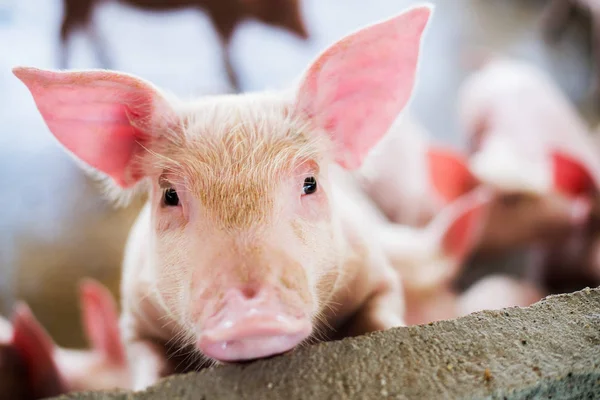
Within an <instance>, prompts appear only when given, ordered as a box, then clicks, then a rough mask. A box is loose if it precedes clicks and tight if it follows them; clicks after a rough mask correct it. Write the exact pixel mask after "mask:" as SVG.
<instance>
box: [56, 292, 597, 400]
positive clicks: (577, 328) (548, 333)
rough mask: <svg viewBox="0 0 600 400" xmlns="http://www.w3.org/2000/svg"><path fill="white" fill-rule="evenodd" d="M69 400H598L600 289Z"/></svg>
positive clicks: (78, 396)
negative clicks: (138, 390) (132, 390)
mask: <svg viewBox="0 0 600 400" xmlns="http://www.w3.org/2000/svg"><path fill="white" fill-rule="evenodd" d="M61 398H62V399H65V400H66V399H90V400H91V399H140V400H141V399H147V400H150V399H171V400H174V399H178V400H186V399H190V400H191V399H207V400H208V399H265V400H267V399H285V400H293V399H380V398H392V399H445V398H449V399H457V398H461V399H462V398H465V399H549V398H552V399H595V398H600V288H597V289H585V290H582V291H580V292H576V293H573V294H569V295H560V296H551V297H548V298H546V299H545V300H542V301H540V302H539V303H536V304H534V305H533V306H531V307H528V308H516V307H515V308H509V309H505V310H500V311H484V312H480V313H475V314H472V315H469V316H467V317H464V318H460V319H456V320H451V321H443V322H438V323H431V324H428V325H424V326H415V327H409V328H398V329H392V330H389V331H387V332H378V333H373V334H371V335H367V336H364V337H359V338H352V339H345V340H342V341H339V342H331V343H322V344H318V345H314V346H311V347H306V348H303V349H299V350H298V351H295V352H293V353H290V354H287V355H283V356H279V357H275V358H272V359H269V360H262V361H257V362H254V363H252V364H247V365H243V366H242V365H229V366H223V367H217V368H214V369H211V370H206V371H203V372H200V373H197V374H196V373H192V374H187V375H180V376H174V377H170V378H167V379H165V380H164V381H162V382H160V383H159V384H158V385H156V386H155V387H153V388H150V389H149V390H148V391H146V392H141V393H137V394H126V393H123V392H122V393H114V394H112V395H110V396H109V395H107V394H106V393H102V394H99V393H85V394H74V395H70V396H63V397H61Z"/></svg>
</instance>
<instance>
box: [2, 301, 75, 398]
mask: <svg viewBox="0 0 600 400" xmlns="http://www.w3.org/2000/svg"><path fill="white" fill-rule="evenodd" d="M12 322H13V343H14V346H15V348H16V349H17V351H18V353H19V355H20V356H21V357H22V358H23V360H24V361H25V365H26V366H27V371H28V377H29V382H30V385H31V387H32V389H33V391H34V392H35V394H36V397H35V398H42V397H50V396H57V395H59V394H62V393H66V392H67V385H66V384H65V382H64V380H63V378H62V376H61V374H60V372H59V370H58V367H57V366H56V363H55V361H54V351H55V349H56V345H55V344H54V342H53V341H52V339H51V338H50V336H49V335H48V333H47V332H46V330H45V329H44V328H43V327H42V326H41V325H40V323H39V322H38V321H37V319H36V318H35V317H34V316H33V314H32V312H31V310H30V309H29V307H28V306H27V305H26V304H25V303H19V304H17V306H16V309H15V314H14V316H13V321H12Z"/></svg>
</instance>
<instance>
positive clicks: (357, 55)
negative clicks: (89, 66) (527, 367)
mask: <svg viewBox="0 0 600 400" xmlns="http://www.w3.org/2000/svg"><path fill="white" fill-rule="evenodd" d="M431 13H432V7H431V6H429V5H424V6H418V7H414V8H411V9H409V10H407V11H405V12H403V13H401V14H400V15H397V16H395V17H393V18H390V19H387V20H384V21H381V22H379V23H376V24H373V25H371V26H368V27H366V28H363V29H361V30H359V31H357V32H355V33H352V34H350V35H348V36H346V37H344V38H343V39H341V40H340V41H338V42H337V43H335V44H333V45H332V46H331V47H329V48H328V49H326V50H325V51H324V52H323V53H322V54H321V55H319V57H318V58H317V59H316V60H315V61H314V62H313V63H312V64H311V65H310V66H309V67H308V69H307V71H306V72H305V74H304V75H303V76H302V77H301V79H300V84H299V86H298V87H296V88H295V90H290V91H286V92H281V93H277V92H273V93H250V94H244V95H230V96H212V97H206V98H203V99H199V100H196V101H193V102H183V101H179V100H177V99H174V98H170V97H167V95H165V94H164V93H162V92H161V91H160V90H159V89H157V88H156V87H154V86H153V85H152V84H150V83H148V82H146V81H144V80H142V79H139V78H136V77H134V76H131V75H128V74H124V73H117V72H109V71H69V72H55V71H45V70H40V69H35V68H25V67H19V68H15V69H14V73H15V75H16V76H17V77H18V78H19V79H21V80H22V81H23V82H24V83H25V85H26V86H27V87H28V88H29V90H30V91H31V93H32V95H33V98H34V100H35V103H36V105H37V107H38V109H39V111H40V113H41V115H42V117H43V118H44V120H45V121H46V124H47V125H48V127H49V129H50V131H51V132H52V133H53V134H54V136H55V137H56V138H57V139H58V141H59V142H60V143H61V144H62V145H63V146H64V147H66V149H67V150H68V151H69V152H71V153H72V154H73V155H74V156H76V157H77V158H78V159H79V160H80V161H82V162H83V163H84V164H85V165H87V166H89V167H92V168H93V169H95V170H96V171H98V172H99V173H101V174H103V175H107V176H108V177H110V180H111V181H112V182H113V183H115V184H116V186H117V189H119V187H120V189H121V190H125V191H126V192H127V191H129V190H136V189H139V190H146V191H148V193H149V202H148V203H147V205H146V206H145V207H144V208H143V209H142V211H141V213H140V216H139V217H138V220H137V221H136V223H135V224H134V226H133V228H132V231H131V233H130V237H129V239H128V243H127V246H126V254H125V258H124V268H123V280H122V299H123V312H122V318H121V328H122V333H123V340H124V343H125V345H126V347H127V352H128V355H129V358H130V360H131V366H132V369H133V370H132V373H133V380H134V388H135V389H141V388H144V387H146V386H148V385H150V384H152V383H154V382H155V381H156V380H157V379H158V378H159V377H161V376H164V375H165V374H169V373H172V372H173V371H174V370H177V368H175V367H174V366H173V365H170V364H169V363H168V361H167V360H168V353H169V349H170V350H171V351H173V352H180V353H185V351H188V350H189V351H190V353H189V354H190V357H189V359H190V360H192V361H193V360H194V359H198V360H199V362H198V364H200V363H201V362H202V361H201V360H208V361H212V362H215V361H217V362H234V361H243V360H252V359H257V358H262V357H268V356H272V355H276V354H280V353H284V352H286V351H289V350H291V349H293V348H295V347H296V346H298V345H300V344H301V343H304V342H306V341H307V340H309V339H310V338H312V337H315V335H316V334H317V333H321V334H323V335H327V332H328V331H329V330H336V329H338V327H340V326H342V325H343V326H345V327H348V330H349V332H352V334H361V333H364V332H370V331H374V330H382V329H387V328H390V327H393V326H400V325H402V324H403V323H404V321H403V311H404V309H403V297H402V287H401V284H400V279H399V277H398V274H397V273H396V271H395V270H394V269H393V268H392V266H391V265H390V264H389V262H388V260H387V258H386V255H385V252H384V251H383V249H382V247H381V245H380V244H379V242H378V240H377V238H376V237H375V235H373V232H374V228H373V226H371V225H370V224H369V223H368V219H364V218H361V216H360V215H357V213H356V212H355V208H354V207H353V206H352V204H351V202H350V201H348V199H347V198H346V196H345V195H344V192H343V191H340V190H337V189H336V180H337V178H336V175H339V174H340V173H342V174H345V173H348V172H347V171H348V170H355V169H357V168H359V167H360V165H361V164H362V162H363V160H364V159H365V158H366V157H367V155H368V153H369V151H370V149H371V148H372V147H373V146H374V145H375V144H377V143H378V142H379V140H380V139H381V137H383V136H384V135H385V133H386V132H387V131H388V130H389V128H390V126H391V125H392V122H393V121H394V120H395V118H396V117H397V116H398V115H399V114H400V112H401V111H402V110H403V108H404V107H405V105H406V104H407V102H408V101H409V99H410V97H411V93H412V90H413V86H414V81H415V77H416V73H417V64H418V59H419V53H420V48H421V41H422V37H423V33H424V30H425V28H426V26H427V24H428V21H429V19H430V15H431ZM336 166H339V167H340V168H334V167H336ZM330 167H331V168H330ZM340 169H341V171H340ZM192 368H193V367H192Z"/></svg>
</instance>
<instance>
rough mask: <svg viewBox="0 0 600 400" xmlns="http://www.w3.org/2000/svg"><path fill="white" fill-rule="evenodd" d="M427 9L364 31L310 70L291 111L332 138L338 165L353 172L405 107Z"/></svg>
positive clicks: (417, 9)
mask: <svg viewBox="0 0 600 400" xmlns="http://www.w3.org/2000/svg"><path fill="white" fill-rule="evenodd" d="M432 10H433V7H432V6H429V5H425V6H419V7H415V8H412V9H410V10H408V11H405V12H404V13H402V14H400V15H398V16H396V17H393V18H391V19H388V20H386V21H383V22H380V23H377V24H374V25H371V26H369V27H366V28H363V29H361V30H359V31H358V32H355V33H353V34H351V35H348V36H346V37H345V38H343V39H341V40H340V41H338V42H337V43H335V44H334V45H332V46H331V47H329V48H328V49H327V50H325V52H324V53H322V54H321V55H320V56H319V57H318V58H317V60H316V61H315V62H314V63H313V64H312V65H311V66H310V67H309V69H308V71H307V73H306V75H305V76H304V78H303V80H302V83H301V85H300V89H299V91H298V93H297V99H296V110H297V111H298V112H300V113H303V114H304V115H305V116H307V117H308V119H309V121H310V122H311V124H312V126H313V127H314V128H317V129H322V130H324V131H325V132H326V133H328V134H329V135H330V136H331V138H332V139H333V142H334V143H335V150H336V152H337V154H336V161H337V162H338V163H339V164H340V165H341V166H343V167H345V168H347V169H355V168H358V167H359V166H360V165H361V164H362V161H363V159H364V157H365V156H366V154H367V153H368V152H369V150H370V149H371V148H372V147H373V146H374V145H375V144H376V143H377V142H378V141H379V140H380V139H381V138H382V137H383V136H384V135H385V133H386V132H387V131H388V129H389V128H390V127H391V125H392V123H393V121H394V120H395V119H396V118H397V117H398V114H399V113H400V112H401V111H402V109H403V108H404V107H405V106H406V104H407V103H408V100H409V99H410V97H411V94H412V90H413V86H414V83H415V76H416V72H417V64H418V60H419V53H420V47H421V39H422V36H423V32H424V30H425V27H426V26H427V23H428V21H429V19H430V16H431V13H432Z"/></svg>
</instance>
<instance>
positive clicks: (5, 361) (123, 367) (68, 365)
mask: <svg viewBox="0 0 600 400" xmlns="http://www.w3.org/2000/svg"><path fill="white" fill-rule="evenodd" d="M80 297H81V306H82V319H83V321H84V326H85V331H86V334H87V337H88V339H89V341H90V344H91V349H90V350H74V349H64V348H61V347H58V346H57V345H56V344H55V343H54V342H53V341H52V339H51V337H50V336H49V335H48V333H47V332H46V330H45V329H44V328H43V327H42V325H41V324H40V323H39V322H38V320H37V319H36V318H35V316H34V315H33V313H32V312H31V310H30V309H29V307H28V306H27V305H26V304H25V303H22V302H21V303H19V304H17V306H16V309H15V313H14V316H13V319H12V325H11V324H10V323H9V322H8V321H5V320H1V319H0V329H1V332H0V333H2V337H1V338H0V343H1V344H0V360H1V361H0V376H2V379H0V384H1V386H0V398H6V399H17V400H18V399H40V398H46V397H51V396H58V395H60V394H63V393H68V392H72V391H82V390H100V389H115V388H128V387H129V386H130V381H129V372H128V368H127V363H126V358H125V350H124V348H123V345H122V343H121V340H120V336H119V330H118V312H117V307H116V303H115V301H114V299H113V297H112V295H111V294H110V292H109V291H108V289H106V288H105V287H104V286H102V285H101V284H100V283H98V282H96V281H94V280H91V279H88V280H86V281H84V282H82V284H81V294H80ZM7 374H8V377H7V378H5V376H7ZM2 396H6V397H2Z"/></svg>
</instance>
